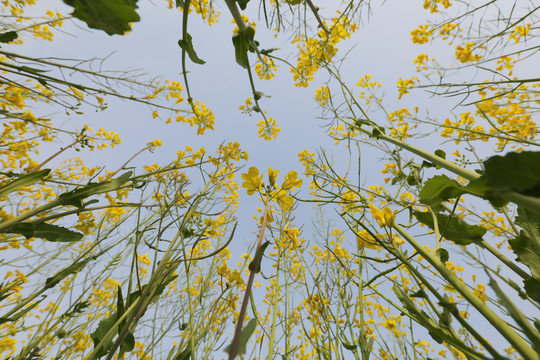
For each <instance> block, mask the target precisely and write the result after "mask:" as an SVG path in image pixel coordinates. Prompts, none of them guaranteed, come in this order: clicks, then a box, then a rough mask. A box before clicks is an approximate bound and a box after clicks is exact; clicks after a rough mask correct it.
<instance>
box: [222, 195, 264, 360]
mask: <svg viewBox="0 0 540 360" xmlns="http://www.w3.org/2000/svg"><path fill="white" fill-rule="evenodd" d="M269 202H270V200H269V199H268V198H266V199H265V201H264V214H263V221H262V223H261V229H260V230H259V239H258V241H257V247H256V248H255V254H258V252H259V249H260V248H261V245H262V240H263V238H264V230H265V229H266V219H267V218H268V203H269ZM257 260H260V259H257V256H255V259H254V261H257ZM259 266H260V263H259V264H255V266H254V267H251V266H250V269H249V280H248V283H247V286H246V291H245V293H244V300H243V301H242V308H241V309H240V314H239V315H238V321H237V323H236V329H235V331H234V338H233V342H232V344H231V349H230V350H229V360H233V359H234V358H235V357H236V355H237V354H238V346H239V345H240V333H241V332H242V325H243V323H244V318H245V316H246V310H247V306H248V301H249V296H250V294H251V288H252V286H253V280H254V279H255V274H256V273H257V271H256V270H257V269H256V268H258V267H259Z"/></svg>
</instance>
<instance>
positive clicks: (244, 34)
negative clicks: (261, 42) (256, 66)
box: [232, 26, 255, 69]
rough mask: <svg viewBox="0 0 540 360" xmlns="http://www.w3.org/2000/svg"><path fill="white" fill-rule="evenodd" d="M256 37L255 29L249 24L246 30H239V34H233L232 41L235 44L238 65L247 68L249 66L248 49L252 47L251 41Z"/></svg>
mask: <svg viewBox="0 0 540 360" xmlns="http://www.w3.org/2000/svg"><path fill="white" fill-rule="evenodd" d="M254 37H255V30H254V29H253V28H252V27H251V26H249V27H248V28H246V29H245V30H244V31H239V32H238V34H237V35H235V36H233V38H232V42H233V45H234V54H235V56H236V62H237V63H238V65H240V66H241V67H243V68H244V69H247V68H248V66H249V58H248V50H249V48H250V45H249V44H250V42H251V41H253V38H254Z"/></svg>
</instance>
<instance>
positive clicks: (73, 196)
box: [58, 171, 132, 209]
mask: <svg viewBox="0 0 540 360" xmlns="http://www.w3.org/2000/svg"><path fill="white" fill-rule="evenodd" d="M131 174H132V172H131V171H129V172H127V173H125V174H122V175H120V176H119V177H117V178H116V179H113V180H109V181H104V182H99V183H92V182H90V183H88V184H87V185H85V186H83V187H80V188H77V189H75V190H72V191H68V192H66V193H63V194H61V195H60V196H59V197H58V200H59V202H60V204H62V205H72V206H76V207H78V208H79V209H84V205H83V203H82V200H84V199H86V198H87V197H89V196H92V195H97V194H102V193H105V192H109V191H114V190H118V189H120V188H121V187H122V186H123V185H124V184H125V183H127V182H128V181H129V180H130V178H131Z"/></svg>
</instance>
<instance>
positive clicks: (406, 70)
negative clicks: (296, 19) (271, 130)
mask: <svg viewBox="0 0 540 360" xmlns="http://www.w3.org/2000/svg"><path fill="white" fill-rule="evenodd" d="M215 4H216V8H217V9H218V11H220V12H221V17H220V22H219V23H218V24H216V25H214V26H212V27H209V26H208V25H207V24H205V23H204V22H203V21H201V20H200V18H199V16H198V15H197V14H194V13H193V14H191V16H190V20H189V32H190V34H191V35H192V36H193V43H194V47H195V49H196V51H197V53H198V55H199V57H200V58H202V59H203V60H205V61H206V64H204V65H197V64H194V63H191V62H189V60H188V69H189V71H190V73H189V81H190V88H191V92H192V94H193V97H194V99H196V100H200V101H201V102H203V103H205V104H206V105H207V106H208V107H209V108H210V109H211V110H212V111H213V113H214V115H215V117H216V122H215V130H214V131H207V132H206V133H205V135H204V136H196V130H195V129H194V128H190V127H189V126H187V125H185V124H178V123H174V122H173V123H172V124H169V125H165V124H164V119H163V120H160V119H153V118H152V117H151V113H152V111H153V110H152V109H149V108H148V107H147V106H145V105H139V104H134V103H131V102H122V101H117V100H114V101H112V100H111V99H108V103H109V108H108V109H107V111H104V112H97V113H96V112H93V111H86V112H85V114H84V115H81V116H77V115H75V114H73V113H72V114H71V115H66V114H65V113H63V112H61V113H56V114H54V117H55V119H56V120H57V123H63V124H65V125H64V126H65V128H75V127H80V126H82V124H84V123H86V124H88V125H89V126H90V127H92V128H93V129H94V130H97V129H98V128H100V127H103V128H104V129H106V130H112V131H115V132H117V133H119V134H120V137H121V138H122V144H121V145H120V146H117V147H115V148H114V149H112V150H106V151H100V152H91V153H89V152H87V153H84V159H85V161H86V162H87V163H88V164H89V165H93V164H99V165H108V166H110V168H113V169H114V168H116V167H119V166H121V165H122V164H123V163H124V162H125V161H126V159H128V158H130V157H131V156H132V155H133V154H134V153H135V152H137V151H138V150H139V149H141V148H142V147H144V146H145V145H146V143H147V141H151V140H154V139H156V138H159V139H161V140H162V141H163V146H162V147H161V148H158V149H157V150H156V151H155V152H154V153H153V154H150V153H144V154H142V155H141V156H139V157H138V158H137V159H138V161H137V163H138V164H148V163H152V162H157V163H160V164H165V163H168V162H169V161H171V160H173V159H174V158H175V157H176V152H177V151H178V150H182V149H184V148H185V146H186V145H190V146H192V147H193V148H194V149H196V148H198V147H200V146H205V147H206V149H207V151H208V152H212V151H213V150H214V149H215V148H216V147H217V146H218V145H219V144H220V143H222V142H229V141H238V142H239V143H240V144H241V147H242V149H243V150H245V151H247V152H248V153H249V161H248V163H247V166H248V167H250V166H255V167H258V168H259V169H260V170H261V172H264V173H266V170H267V168H268V167H272V168H274V169H278V170H280V171H281V174H280V176H283V175H284V174H285V173H287V172H288V171H289V170H297V171H299V172H300V171H301V170H302V167H301V165H300V164H299V163H298V158H297V154H298V153H299V152H300V151H302V150H304V149H307V150H308V151H316V150H317V149H325V151H326V153H327V154H328V155H329V156H330V157H331V158H333V159H334V161H335V164H336V166H337V168H338V169H339V168H340V169H342V170H345V169H346V167H347V166H348V161H349V155H348V152H347V150H346V149H345V148H344V147H343V146H339V147H338V146H335V145H334V142H333V141H332V140H331V139H330V138H329V137H328V136H327V135H326V134H325V128H324V126H325V125H327V121H325V120H321V119H318V117H319V116H320V115H321V112H320V109H319V108H318V105H317V104H316V103H315V101H314V100H313V99H314V90H315V89H316V88H318V87H319V86H320V85H321V84H322V83H323V82H325V81H327V80H328V78H326V77H325V76H324V74H322V72H321V74H318V75H317V76H316V78H315V81H314V82H313V85H311V86H309V87H308V88H299V87H295V86H294V85H293V80H292V74H291V73H290V72H289V71H288V69H287V67H286V66H285V65H281V68H280V70H279V71H278V73H277V76H276V77H275V78H274V79H273V80H272V81H263V80H258V79H256V80H255V82H256V87H257V90H258V91H262V92H263V93H265V94H267V95H270V96H271V97H270V98H263V99H262V100H261V104H262V107H263V109H265V110H268V113H269V116H271V117H273V118H274V119H276V121H277V123H278V126H279V127H280V128H281V132H280V134H279V136H278V138H277V139H275V140H273V141H264V140H263V139H261V138H258V137H257V126H256V123H257V122H258V121H259V120H260V117H258V116H257V114H254V115H253V116H248V115H245V114H242V113H241V112H240V111H238V107H239V106H240V105H242V104H244V102H245V99H246V98H247V97H251V89H250V86H249V81H248V75H247V72H246V71H245V70H244V69H243V68H241V67H240V66H239V65H237V64H236V62H235V59H234V49H233V46H232V42H231V37H232V30H233V28H234V27H235V25H233V24H231V22H230V21H231V19H232V17H231V16H230V15H229V13H228V9H227V8H226V6H225V4H224V3H222V2H215ZM333 4H334V3H333V2H332V1H319V2H317V6H319V7H320V8H321V12H322V14H323V15H324V16H328V17H332V16H334V15H335V14H336V13H335V9H332V5H333ZM139 6H140V9H139V10H138V13H139V14H140V16H141V21H140V22H137V23H134V26H133V31H132V32H131V33H130V34H128V35H127V36H108V35H107V34H105V33H104V32H100V31H90V30H89V29H88V28H87V27H86V24H84V23H82V22H80V21H67V22H65V24H64V25H63V27H62V28H61V29H60V30H61V31H57V32H56V36H55V39H54V41H53V42H51V43H49V42H46V41H36V40H33V39H30V38H29V39H26V40H25V45H24V46H22V47H18V48H17V50H18V51H20V52H21V53H23V54H27V55H30V56H37V57H57V58H68V59H91V58H105V57H107V60H106V61H105V62H104V63H103V68H104V69H107V70H125V69H134V70H137V72H139V73H146V74H148V77H149V78H153V77H156V76H157V77H161V78H164V79H170V80H177V81H181V82H183V80H182V78H181V74H180V72H181V62H180V57H181V50H180V48H179V47H178V45H177V41H178V39H179V38H180V37H181V22H182V13H181V12H180V11H178V10H176V9H168V8H167V6H166V2H165V1H154V2H153V3H152V2H149V1H140V2H139ZM47 9H51V10H54V11H60V12H61V13H62V14H69V13H70V12H71V8H70V7H67V6H66V5H64V4H63V3H62V2H61V1H47V2H38V5H37V6H35V7H34V10H33V11H35V12H36V13H43V12H44V11H45V10H47ZM245 13H246V14H247V15H248V16H249V17H250V19H253V20H255V21H256V22H257V23H258V26H257V34H256V39H257V40H258V41H259V42H260V44H261V45H260V46H261V48H279V49H280V50H279V51H277V52H275V53H274V54H276V55H277V56H279V57H282V58H284V59H286V60H288V61H289V62H291V63H293V64H294V63H295V62H296V58H295V53H296V49H295V48H294V47H293V46H292V45H291V44H290V40H291V38H290V35H289V34H287V33H284V34H283V35H281V36H279V37H278V38H277V39H275V38H274V37H273V36H272V34H271V33H270V32H269V31H267V30H266V28H265V26H264V21H263V20H262V19H261V20H260V21H259V16H258V2H256V1H252V2H250V3H249V4H248V8H247V10H246V12H245ZM404 19H406V21H404ZM422 23H425V12H424V11H423V9H422V8H421V5H420V4H419V2H418V1H415V0H400V1H399V2H393V3H392V4H386V5H385V6H380V5H378V4H375V5H373V6H372V7H371V11H369V13H368V12H364V17H363V21H362V24H361V26H360V28H359V30H358V31H357V32H356V33H355V34H354V35H353V38H352V41H348V42H346V46H345V47H343V46H342V47H341V49H340V53H341V54H344V53H345V52H346V51H350V52H349V53H348V55H347V57H348V60H347V61H346V62H345V63H344V64H343V67H342V73H343V74H345V77H344V80H346V81H347V82H348V83H349V85H350V86H351V87H352V88H354V85H355V84H356V83H357V81H358V79H360V78H361V77H363V76H364V75H365V74H373V79H374V80H376V81H380V82H382V83H383V93H384V94H385V95H386V101H387V103H388V104H389V105H390V108H394V107H395V108H401V107H403V106H406V102H405V100H402V101H399V102H398V100H397V91H396V88H395V83H396V81H397V80H398V78H399V77H406V76H407V75H409V76H412V75H414V73H415V67H414V64H413V63H412V60H413V59H414V58H415V57H416V55H417V54H418V53H419V52H420V50H422V51H425V50H426V49H425V48H424V49H419V48H418V46H413V45H412V44H411V42H410V35H409V34H410V31H411V30H412V29H413V28H415V27H416V26H417V25H419V24H422ZM430 50H431V51H432V49H430ZM251 61H252V63H253V62H254V57H253V56H252V57H251ZM278 66H280V65H279V63H278ZM415 96H416V95H413V96H411V97H409V98H408V99H407V101H413V100H414V99H415ZM388 99H390V101H388ZM161 114H162V115H163V117H164V118H165V119H166V117H167V116H166V114H165V113H164V112H161ZM381 115H382V113H379V114H378V115H377V116H376V117H375V119H377V118H380V121H384V118H381ZM376 121H377V120H376ZM75 124H77V125H75ZM55 145H56V146H57V147H59V146H61V145H60V144H55ZM51 151H56V149H54V147H53V148H52V149H51ZM355 151H356V150H353V163H357V160H354V159H356V157H357V155H354V152H355ZM366 151H367V152H366V153H365V154H363V157H362V168H363V169H370V168H372V167H373V165H375V164H376V163H377V162H378V159H377V158H374V157H373V156H371V153H370V152H369V150H368V149H366ZM68 155H71V156H80V155H81V153H75V151H72V152H71V154H69V153H68V154H66V156H68ZM42 156H44V157H45V156H47V155H46V153H45V152H42ZM245 170H247V169H245ZM352 171H353V173H356V170H355V169H352ZM367 175H369V176H368V177H369V178H372V179H373V181H375V180H377V179H378V180H379V181H380V174H373V173H367ZM239 180H240V179H239ZM244 204H247V206H244ZM259 206H260V204H259V203H258V201H257V200H256V199H255V198H253V197H247V196H245V194H244V193H243V194H242V197H241V206H240V213H239V219H240V224H241V226H242V227H244V226H246V222H248V223H250V224H251V223H252V221H251V215H253V211H254V209H255V208H256V207H259ZM306 211H309V209H306ZM302 213H304V212H302ZM310 217H311V216H309V215H308V214H307V213H306V220H307V219H309V218H310ZM248 228H251V226H248ZM240 234H245V232H240ZM248 234H249V232H248ZM243 236H246V235H243ZM248 237H249V235H248Z"/></svg>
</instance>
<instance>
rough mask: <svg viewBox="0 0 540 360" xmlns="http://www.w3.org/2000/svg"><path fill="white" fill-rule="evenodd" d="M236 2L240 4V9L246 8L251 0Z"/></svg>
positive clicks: (238, 0)
mask: <svg viewBox="0 0 540 360" xmlns="http://www.w3.org/2000/svg"><path fill="white" fill-rule="evenodd" d="M236 2H237V3H238V6H240V9H242V10H246V6H247V4H248V2H249V0H236Z"/></svg>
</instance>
